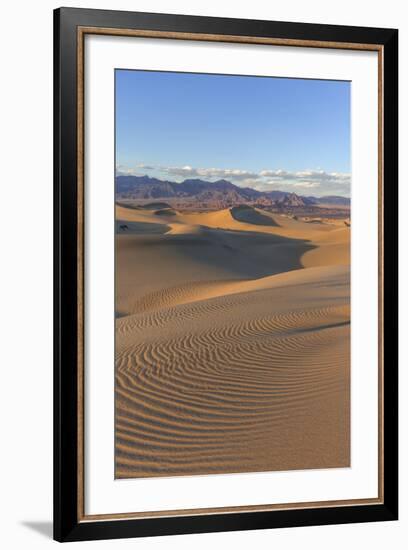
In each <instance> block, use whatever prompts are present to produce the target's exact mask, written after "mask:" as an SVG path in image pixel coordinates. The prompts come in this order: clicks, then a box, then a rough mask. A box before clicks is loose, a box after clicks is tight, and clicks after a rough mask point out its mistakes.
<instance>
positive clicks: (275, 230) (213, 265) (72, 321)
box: [54, 8, 398, 541]
mask: <svg viewBox="0 0 408 550" xmlns="http://www.w3.org/2000/svg"><path fill="white" fill-rule="evenodd" d="M54 26H55V43H54V55H55V61H54V64H55V66H54V69H55V72H54V75H55V78H54V86H55V95H54V97H55V103H54V110H55V159H54V166H55V373H54V380H55V411H54V419H55V423H54V424H55V434H54V436H55V457H54V458H55V469H54V482H55V484H54V486H55V494H54V515H55V517H54V525H55V535H54V536H55V539H56V540H58V541H73V540H89V539H102V538H119V537H139V536H154V535H168V534H176V533H200V532H209V531H231V530H244V529H258V528H273V527H288V526H302V525H316V524H332V523H350V522H368V521H384V520H395V519H397V508H398V499H397V473H398V472H397V470H398V463H397V457H398V453H397V414H398V413H397V154H398V144H397V135H398V132H397V101H398V96H397V91H398V89H397V65H398V62H397V61H398V60H397V38H398V33H397V30H394V29H377V28H362V27H341V26H332V25H330V26H328V25H314V24H301V23H282V22H272V21H255V20H240V19H220V18H212V17H192V16H184V15H183V16H181V15H167V14H166V15H165V14H150V13H131V12H119V11H100V10H85V9H74V8H72V9H71V8H61V9H58V10H56V11H55V18H54Z"/></svg>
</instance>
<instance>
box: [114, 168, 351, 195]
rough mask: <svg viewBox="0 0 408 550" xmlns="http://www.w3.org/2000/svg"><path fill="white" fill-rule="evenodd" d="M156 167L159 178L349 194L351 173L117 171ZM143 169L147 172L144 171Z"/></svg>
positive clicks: (212, 169)
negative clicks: (193, 179) (225, 182)
mask: <svg viewBox="0 0 408 550" xmlns="http://www.w3.org/2000/svg"><path fill="white" fill-rule="evenodd" d="M146 170H147V171H154V175H155V176H157V177H159V178H163V179H165V178H168V179H172V180H173V181H183V180H184V179H189V178H201V179H205V180H207V181H216V180H218V179H226V180H229V181H231V182H232V183H234V184H235V185H239V186H241V187H252V188H254V189H257V190H258V191H272V190H276V189H279V190H282V191H294V190H295V191H296V192H297V193H300V194H302V193H309V192H310V190H312V189H313V192H314V193H315V194H316V195H319V196H321V195H327V194H330V195H346V196H348V195H349V194H350V183H351V176H350V174H349V173H344V172H326V171H325V170H322V169H320V168H319V169H317V170H311V169H307V170H299V171H289V170H283V169H275V170H272V169H264V170H260V171H259V172H254V171H249V170H241V169H237V168H195V167H193V166H190V165H185V166H153V165H148V164H142V163H140V164H137V165H136V167H135V168H127V167H124V166H118V167H117V174H119V175H120V174H122V175H129V174H132V175H141V173H146V172H145V171H146ZM143 171H144V172H143Z"/></svg>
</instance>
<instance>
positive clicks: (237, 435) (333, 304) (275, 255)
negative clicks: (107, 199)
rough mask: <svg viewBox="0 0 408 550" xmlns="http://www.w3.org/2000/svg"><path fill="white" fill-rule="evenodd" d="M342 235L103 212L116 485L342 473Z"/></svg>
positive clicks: (236, 214)
mask: <svg viewBox="0 0 408 550" xmlns="http://www.w3.org/2000/svg"><path fill="white" fill-rule="evenodd" d="M349 249H350V228H349V227H348V224H345V223H344V221H342V220H333V221H331V222H329V221H324V222H323V221H316V220H310V221H305V220H300V219H296V218H294V217H293V216H292V217H291V216H285V215H280V214H271V213H268V212H266V211H263V210H258V209H256V208H253V207H235V208H227V209H224V210H218V211H210V212H179V211H176V210H173V209H171V208H169V207H168V205H160V204H157V205H150V206H144V207H143V206H140V207H126V206H121V205H117V206H116V367H115V368H116V371H115V375H116V439H115V446H116V454H115V456H116V458H115V460H116V463H115V474H116V477H117V478H131V477H155V476H177V475H201V474H216V473H218V474H219V473H234V472H256V471H268V470H289V469H306V468H331V467H346V466H349V463H350V430H349V415H350V410H349V409H350V403H349V397H350V396H349V393H350V391H349V390H350V388H349V385H350V376H349V375H350V373H349V371H350V308H349V304H350V258H349Z"/></svg>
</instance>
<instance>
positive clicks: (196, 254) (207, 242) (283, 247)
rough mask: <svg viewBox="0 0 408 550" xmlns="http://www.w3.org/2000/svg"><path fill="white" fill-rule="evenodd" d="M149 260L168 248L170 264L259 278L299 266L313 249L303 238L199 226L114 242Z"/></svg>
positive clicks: (240, 276) (165, 253)
mask: <svg viewBox="0 0 408 550" xmlns="http://www.w3.org/2000/svg"><path fill="white" fill-rule="evenodd" d="M132 248H133V249H134V253H135V255H136V254H137V256H138V258H140V261H141V262H144V263H146V262H151V261H153V258H154V256H151V255H152V254H153V255H156V254H157V255H158V256H157V257H161V256H163V255H167V254H169V251H170V250H171V255H172V263H173V264H174V265H176V263H177V262H178V261H180V265H184V264H183V262H184V261H185V260H187V262H188V263H187V264H186V265H198V266H199V265H202V266H203V268H204V267H210V268H213V269H215V270H218V269H219V270H220V272H222V273H224V275H225V274H227V276H228V277H232V278H249V279H252V278H259V277H266V276H268V275H276V274H278V273H283V272H286V271H292V270H295V269H300V268H302V267H303V265H302V263H301V258H302V256H303V255H304V254H305V253H306V252H308V251H310V250H313V249H315V248H316V246H315V245H313V244H311V242H310V241H309V240H306V239H294V238H289V237H283V236H280V235H275V234H268V233H262V232H256V231H239V230H230V229H228V230H224V229H213V228H203V230H202V231H200V232H199V233H197V234H195V233H192V234H180V235H177V234H171V233H167V234H166V235H162V234H157V235H153V234H150V235H148V234H147V233H145V234H144V235H134V236H133V238H130V239H124V240H123V241H121V242H118V248H117V250H118V253H119V254H122V253H123V254H128V253H132V252H131V249H132Z"/></svg>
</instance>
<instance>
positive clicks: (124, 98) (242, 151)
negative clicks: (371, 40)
mask: <svg viewBox="0 0 408 550" xmlns="http://www.w3.org/2000/svg"><path fill="white" fill-rule="evenodd" d="M115 82H116V168H117V172H118V173H124V174H125V173H127V174H137V175H141V174H148V175H150V176H152V177H153V176H154V177H159V178H161V179H170V180H172V181H182V180H183V179H186V178H190V177H200V178H202V179H206V180H209V181H215V180H217V179H221V178H225V179H228V180H230V181H232V182H233V183H235V184H237V185H241V186H249V187H254V188H257V189H260V190H272V189H282V190H291V191H294V192H296V193H299V194H311V195H324V194H338V195H346V196H348V195H349V193H350V170H351V167H350V83H349V82H338V81H322V80H302V79H287V78H270V77H248V76H229V75H228V76H226V75H204V74H191V73H169V72H150V71H129V70H116V81H115Z"/></svg>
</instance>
